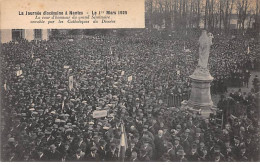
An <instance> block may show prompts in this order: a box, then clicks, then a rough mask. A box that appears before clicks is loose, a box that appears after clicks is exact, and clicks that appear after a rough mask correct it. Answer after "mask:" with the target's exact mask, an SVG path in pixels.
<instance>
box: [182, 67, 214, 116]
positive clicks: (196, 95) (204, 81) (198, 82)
mask: <svg viewBox="0 0 260 165" xmlns="http://www.w3.org/2000/svg"><path fill="white" fill-rule="evenodd" d="M190 78H191V86H192V89H191V95H190V99H189V100H188V102H187V106H188V107H189V108H190V109H193V110H194V111H195V112H199V113H200V114H201V116H202V117H203V118H208V117H209V114H210V113H212V110H211V108H212V106H213V102H212V100H211V94H210V83H211V82H212V80H213V77H212V76H211V75H210V73H209V71H208V69H204V68H200V67H197V68H196V70H195V71H194V73H193V74H192V75H191V76H190Z"/></svg>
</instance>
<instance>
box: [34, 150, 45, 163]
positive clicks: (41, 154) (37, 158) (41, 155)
mask: <svg viewBox="0 0 260 165" xmlns="http://www.w3.org/2000/svg"><path fill="white" fill-rule="evenodd" d="M33 159H34V160H35V161H39V162H45V161H47V157H46V154H45V153H44V149H43V148H38V149H37V155H35V156H34V157H33Z"/></svg>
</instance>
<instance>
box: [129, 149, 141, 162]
mask: <svg viewBox="0 0 260 165" xmlns="http://www.w3.org/2000/svg"><path fill="white" fill-rule="evenodd" d="M127 161H128V162H140V161H139V159H138V156H137V152H136V151H133V152H132V153H131V156H130V158H128V159H127Z"/></svg>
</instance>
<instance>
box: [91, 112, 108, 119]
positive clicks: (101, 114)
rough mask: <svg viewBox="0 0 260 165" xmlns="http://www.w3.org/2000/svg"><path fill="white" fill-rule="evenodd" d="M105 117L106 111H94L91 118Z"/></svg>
mask: <svg viewBox="0 0 260 165" xmlns="http://www.w3.org/2000/svg"><path fill="white" fill-rule="evenodd" d="M106 116H107V110H101V111H100V110H96V111H94V112H93V118H100V117H106Z"/></svg>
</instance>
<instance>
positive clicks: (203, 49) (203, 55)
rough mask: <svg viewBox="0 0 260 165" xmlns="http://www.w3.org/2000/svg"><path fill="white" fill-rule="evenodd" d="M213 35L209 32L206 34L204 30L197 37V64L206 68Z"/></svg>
mask: <svg viewBox="0 0 260 165" xmlns="http://www.w3.org/2000/svg"><path fill="white" fill-rule="evenodd" d="M212 38H214V37H213V35H212V34H211V33H209V34H207V31H206V30H203V31H202V34H201V36H200V38H199V44H200V47H199V63H198V66H199V67H201V68H203V69H207V68H208V60H209V50H210V46H211V45H212Z"/></svg>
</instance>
